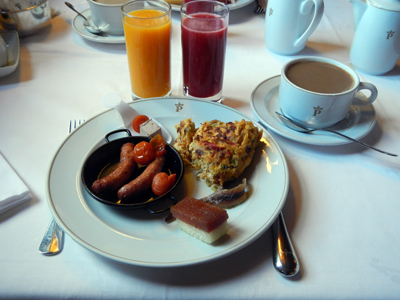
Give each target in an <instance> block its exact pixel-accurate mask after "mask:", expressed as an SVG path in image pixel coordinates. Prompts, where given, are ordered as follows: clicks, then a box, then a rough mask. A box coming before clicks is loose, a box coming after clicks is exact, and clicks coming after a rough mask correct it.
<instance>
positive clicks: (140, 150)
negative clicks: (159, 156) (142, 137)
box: [133, 142, 156, 165]
mask: <svg viewBox="0 0 400 300" xmlns="http://www.w3.org/2000/svg"><path fill="white" fill-rule="evenodd" d="M133 157H134V158H135V160H136V162H137V163H138V164H139V165H148V164H149V163H151V162H152V161H153V160H154V158H155V157H156V155H155V152H154V148H153V146H152V145H150V144H149V143H148V142H140V143H138V144H137V145H136V146H135V148H134V149H133Z"/></svg>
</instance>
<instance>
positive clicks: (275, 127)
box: [250, 75, 376, 146]
mask: <svg viewBox="0 0 400 300" xmlns="http://www.w3.org/2000/svg"><path fill="white" fill-rule="evenodd" d="M280 77H281V75H276V76H273V77H270V78H268V79H266V80H264V81H262V82H261V83H260V84H258V85H257V87H256V88H255V89H254V90H253V92H252V93H251V97H250V106H251V109H252V111H253V113H254V114H255V116H256V117H257V119H258V120H259V121H260V123H261V124H263V125H264V126H266V127H267V128H268V129H271V130H272V131H274V132H275V133H277V134H279V135H281V136H283V137H286V138H288V139H291V140H294V141H297V142H300V143H304V144H310V145H316V146H338V145H344V144H349V143H352V142H351V141H350V140H347V139H344V138H340V137H339V136H336V135H333V134H332V135H328V134H329V133H325V134H324V140H321V139H320V137H321V135H317V134H310V135H306V134H303V133H300V132H296V131H293V130H290V129H288V128H287V127H286V126H285V125H283V124H282V123H281V121H280V120H279V119H278V117H277V116H276V115H275V113H273V114H271V113H270V112H269V111H268V107H265V106H263V107H264V108H265V110H266V111H267V112H268V115H269V116H270V119H269V120H265V119H264V118H263V117H262V116H261V115H260V113H259V112H258V111H257V108H256V105H255V101H257V99H255V94H256V92H257V91H258V90H259V89H260V88H261V87H262V86H263V85H265V84H267V83H268V82H271V81H273V80H278V79H279V78H280ZM277 86H279V83H278V84H274V86H273V88H275V87H277ZM271 90H272V88H270V89H269V90H268V92H269V91H271ZM268 92H267V93H266V94H265V95H268ZM271 100H272V101H277V97H274V96H270V97H268V99H266V98H265V97H264V98H263V99H262V101H263V102H265V101H271ZM258 101H260V100H258ZM364 108H369V109H370V110H369V112H371V113H372V116H371V117H370V118H369V120H368V121H369V122H368V123H367V124H364V125H363V126H364V127H365V128H364V130H362V131H360V130H358V134H354V133H357V131H356V129H360V126H361V125H359V124H358V123H356V124H354V125H353V126H352V127H351V128H350V130H348V131H346V132H341V130H338V131H339V132H341V133H343V134H346V135H348V136H350V137H352V138H354V139H361V138H363V137H365V136H366V135H367V134H368V133H369V132H371V130H372V129H373V128H374V126H375V123H376V112H375V109H374V107H373V105H372V104H371V105H368V106H365V107H364ZM362 113H363V112H361V114H362ZM271 120H273V121H274V122H275V123H276V124H273V123H271V122H270V121H271ZM353 128H354V129H355V130H353V131H352V129H353ZM322 133H323V132H322ZM325 136H326V137H327V138H326V137H325ZM327 139H328V140H327Z"/></svg>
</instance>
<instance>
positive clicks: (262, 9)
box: [254, 0, 267, 15]
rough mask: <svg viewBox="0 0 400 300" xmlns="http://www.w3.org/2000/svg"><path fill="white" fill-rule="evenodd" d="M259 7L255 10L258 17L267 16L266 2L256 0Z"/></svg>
mask: <svg viewBox="0 0 400 300" xmlns="http://www.w3.org/2000/svg"><path fill="white" fill-rule="evenodd" d="M256 3H257V7H256V8H254V13H255V14H256V15H264V14H265V9H266V7H267V6H266V3H265V0H256Z"/></svg>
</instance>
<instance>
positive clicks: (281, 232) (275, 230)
mask: <svg viewBox="0 0 400 300" xmlns="http://www.w3.org/2000/svg"><path fill="white" fill-rule="evenodd" d="M272 245H273V249H272V251H273V263H274V267H275V269H276V270H277V271H278V272H279V274H281V275H282V276H285V277H292V276H294V275H296V274H297V273H298V272H299V270H300V264H299V261H298V260H297V256H296V252H295V251H294V248H293V245H292V242H291V241H290V237H289V234H288V232H287V230H286V225H285V221H284V219H283V215H282V213H279V216H278V218H277V219H276V220H275V222H274V224H273V225H272Z"/></svg>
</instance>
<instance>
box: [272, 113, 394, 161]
mask: <svg viewBox="0 0 400 300" xmlns="http://www.w3.org/2000/svg"><path fill="white" fill-rule="evenodd" d="M275 113H276V115H277V116H278V117H279V119H280V120H281V121H282V123H283V124H285V125H286V126H287V127H289V128H290V129H293V130H296V131H298V132H302V133H306V134H311V133H313V132H314V131H318V130H322V131H327V132H331V133H333V134H337V135H339V136H341V137H343V138H346V139H348V140H350V141H353V142H354V143H357V144H359V145H361V146H363V147H366V148H368V149H372V150H375V151H378V152H380V153H383V154H386V155H389V156H395V157H397V156H398V155H397V154H394V153H390V152H386V151H383V150H380V149H377V148H375V147H372V146H370V145H368V144H366V143H363V142H360V141H358V140H356V139H353V138H351V137H349V136H347V135H344V134H342V133H340V132H337V131H335V130H332V129H329V128H314V129H309V128H307V127H305V126H303V125H301V124H299V123H297V122H296V121H293V120H292V119H290V118H288V117H287V116H285V115H283V114H281V113H279V112H275Z"/></svg>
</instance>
